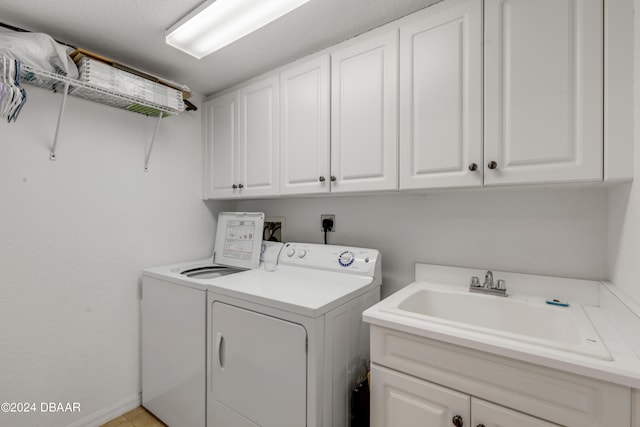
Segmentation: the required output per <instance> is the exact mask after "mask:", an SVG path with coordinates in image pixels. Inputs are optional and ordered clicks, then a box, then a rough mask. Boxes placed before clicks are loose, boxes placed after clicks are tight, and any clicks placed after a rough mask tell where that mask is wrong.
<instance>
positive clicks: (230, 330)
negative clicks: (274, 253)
mask: <svg viewBox="0 0 640 427" xmlns="http://www.w3.org/2000/svg"><path fill="white" fill-rule="evenodd" d="M380 284H381V263H380V256H379V253H378V251H376V250H373V249H363V248H351V247H345V246H333V245H318V244H303V243H288V244H286V245H285V247H284V248H283V249H282V250H281V252H280V256H279V260H278V264H277V265H276V266H275V269H274V271H267V270H265V269H257V270H252V271H248V272H245V273H242V274H239V275H233V276H227V277H225V278H224V279H223V280H216V281H215V282H214V283H212V285H211V286H209V287H208V288H207V294H208V298H207V300H208V309H207V316H208V330H209V332H208V338H209V340H208V345H207V351H208V356H207V368H208V372H207V427H257V426H260V427H304V426H308V427H330V426H331V427H345V426H349V425H350V402H349V397H350V390H351V389H352V388H353V387H354V386H355V385H356V383H357V381H358V379H359V378H360V377H361V376H362V375H363V374H364V372H366V370H367V367H368V360H369V330H368V327H367V326H366V324H364V323H363V322H362V312H363V311H364V310H365V309H366V308H368V307H370V306H371V305H373V304H374V303H376V302H378V301H379V299H380Z"/></svg>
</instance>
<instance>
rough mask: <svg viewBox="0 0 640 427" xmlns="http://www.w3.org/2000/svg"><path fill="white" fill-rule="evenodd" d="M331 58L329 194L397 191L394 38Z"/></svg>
mask: <svg viewBox="0 0 640 427" xmlns="http://www.w3.org/2000/svg"><path fill="white" fill-rule="evenodd" d="M365 37H366V39H365V40H363V41H360V42H357V43H355V44H351V43H350V44H349V46H347V47H344V48H342V49H339V50H337V51H336V52H335V53H333V54H332V55H331V174H332V176H333V177H335V180H333V179H334V178H333V177H332V182H331V191H332V192H353V191H370V190H395V189H397V169H398V167H397V161H398V157H397V150H398V147H397V146H398V126H397V116H398V96H397V92H398V91H397V86H398V32H397V30H393V31H391V32H388V33H385V34H381V35H377V36H373V37H371V36H368V35H367V36H365Z"/></svg>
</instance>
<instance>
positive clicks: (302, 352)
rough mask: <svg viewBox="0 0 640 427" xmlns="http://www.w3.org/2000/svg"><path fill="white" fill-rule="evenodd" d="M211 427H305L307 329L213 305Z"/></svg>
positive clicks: (239, 309) (228, 306)
mask: <svg viewBox="0 0 640 427" xmlns="http://www.w3.org/2000/svg"><path fill="white" fill-rule="evenodd" d="M211 331H212V332H211V335H210V341H211V344H210V345H211V347H210V355H211V356H210V360H209V364H210V365H209V369H210V375H211V390H210V392H211V393H210V395H209V396H210V397H209V399H208V407H207V425H208V426H211V427H245V426H251V427H255V426H262V427H300V426H304V425H306V421H307V401H306V399H307V354H306V337H307V333H306V331H305V329H304V328H303V327H302V326H301V325H298V324H295V323H291V322H287V321H285V320H281V319H277V318H274V317H271V316H267V315H264V314H260V313H255V312H253V311H249V310H245V309H242V308H238V307H234V306H231V305H228V304H224V303H221V302H219V301H216V302H214V303H213V304H212V305H211Z"/></svg>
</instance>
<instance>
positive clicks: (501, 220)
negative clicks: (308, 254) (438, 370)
mask: <svg viewBox="0 0 640 427" xmlns="http://www.w3.org/2000/svg"><path fill="white" fill-rule="evenodd" d="M237 208H238V210H241V211H264V212H265V213H266V215H267V217H269V216H278V217H279V216H283V217H285V222H286V236H285V237H286V239H287V240H288V241H303V242H318V243H320V242H322V238H323V234H322V233H321V231H320V230H321V225H320V215H321V214H336V232H335V233H329V238H328V240H329V243H336V244H346V245H352V246H364V247H372V248H375V249H378V250H380V252H381V254H382V273H383V280H384V282H383V283H384V284H383V294H384V295H388V294H389V293H391V292H393V291H395V290H397V289H399V288H400V287H402V286H405V285H407V284H409V283H410V282H411V281H412V280H413V277H414V274H413V273H414V271H413V269H414V265H415V263H416V262H426V263H432V264H444V265H456V266H464V267H477V268H483V269H495V270H506V271H515V272H523V273H535V274H542V275H552V276H560V277H576V278H585V279H603V278H605V277H606V275H607V262H606V259H607V257H606V241H607V191H606V190H605V189H603V188H599V189H598V188H586V189H580V190H576V189H571V190H568V189H563V190H559V189H557V190H532V189H525V190H522V189H521V190H473V191H462V190H457V191H451V192H446V193H431V194H425V195H412V194H389V195H378V196H351V197H347V196H331V197H317V198H291V199H278V200H254V201H243V202H239V203H238V206H237Z"/></svg>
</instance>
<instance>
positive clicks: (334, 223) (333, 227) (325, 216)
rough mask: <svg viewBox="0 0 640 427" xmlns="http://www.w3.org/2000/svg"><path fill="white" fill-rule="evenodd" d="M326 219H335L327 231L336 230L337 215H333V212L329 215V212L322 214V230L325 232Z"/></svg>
mask: <svg viewBox="0 0 640 427" xmlns="http://www.w3.org/2000/svg"><path fill="white" fill-rule="evenodd" d="M325 219H330V220H331V221H333V225H332V226H331V228H330V229H329V230H327V231H330V232H334V231H336V216H335V215H333V214H331V215H329V214H322V215H320V231H322V232H324V220H325Z"/></svg>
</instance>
